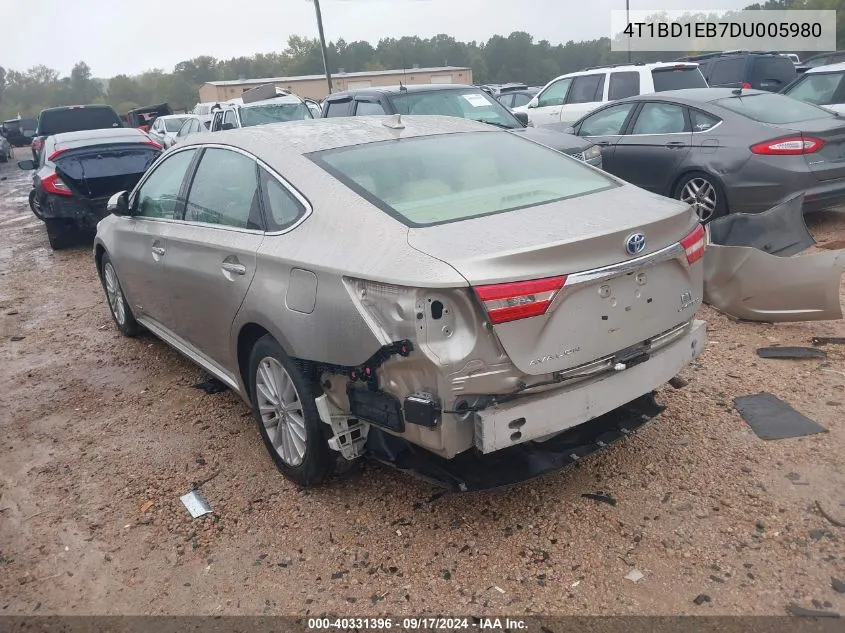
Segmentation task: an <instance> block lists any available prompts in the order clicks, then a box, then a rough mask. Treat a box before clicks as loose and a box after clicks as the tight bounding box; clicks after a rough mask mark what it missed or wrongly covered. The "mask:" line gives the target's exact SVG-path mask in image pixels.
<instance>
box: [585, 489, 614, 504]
mask: <svg viewBox="0 0 845 633" xmlns="http://www.w3.org/2000/svg"><path fill="white" fill-rule="evenodd" d="M581 496H582V497H584V498H585V499H592V500H593V501H598V502H600V503H606V504H608V505H611V506H615V505H616V499H614V498H613V497H611V496H610V495H606V494H602V493H601V492H585V493H584V494H582V495H581Z"/></svg>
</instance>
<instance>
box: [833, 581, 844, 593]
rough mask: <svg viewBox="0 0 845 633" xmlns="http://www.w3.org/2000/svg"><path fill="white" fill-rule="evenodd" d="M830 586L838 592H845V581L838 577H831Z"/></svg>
mask: <svg viewBox="0 0 845 633" xmlns="http://www.w3.org/2000/svg"><path fill="white" fill-rule="evenodd" d="M830 586H831V587H833V590H834V591H835V592H837V593H845V581H842V580H839V579H838V578H831V579H830Z"/></svg>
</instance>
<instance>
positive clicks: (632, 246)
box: [625, 233, 645, 255]
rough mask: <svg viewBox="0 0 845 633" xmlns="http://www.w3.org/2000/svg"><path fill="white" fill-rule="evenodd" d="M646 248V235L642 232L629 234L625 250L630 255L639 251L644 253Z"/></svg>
mask: <svg viewBox="0 0 845 633" xmlns="http://www.w3.org/2000/svg"><path fill="white" fill-rule="evenodd" d="M644 248H645V235H643V234H642V233H634V234H633V235H629V236H628V238H627V239H626V240H625V250H626V251H627V253H628V255H637V254H638V253H642V251H643V249H644Z"/></svg>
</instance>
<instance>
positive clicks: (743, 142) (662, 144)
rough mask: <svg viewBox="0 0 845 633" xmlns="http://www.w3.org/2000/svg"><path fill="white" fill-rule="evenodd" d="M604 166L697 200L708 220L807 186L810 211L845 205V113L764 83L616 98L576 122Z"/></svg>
mask: <svg viewBox="0 0 845 633" xmlns="http://www.w3.org/2000/svg"><path fill="white" fill-rule="evenodd" d="M558 129H561V130H566V131H569V132H572V133H575V134H577V135H578V136H583V137H586V138H588V139H590V140H591V141H593V142H594V143H597V144H598V145H600V146H601V147H602V163H603V166H604V169H605V170H606V171H608V172H610V173H611V174H614V175H615V176H618V177H620V178H623V179H624V180H627V181H628V182H630V183H632V184H635V185H637V186H639V187H642V188H644V189H648V190H649V191H653V192H655V193H659V194H662V195H666V196H671V197H673V198H678V199H680V200H683V201H685V202H689V203H690V204H692V205H693V207H694V208H695V209H696V212H697V213H698V215H699V217H700V218H701V220H702V221H703V222H708V221H709V220H711V219H713V218H716V217H719V216H722V215H725V214H727V213H728V212H733V213H736V212H743V213H757V212H760V211H765V210H767V209H769V208H771V207H773V206H775V205H777V204H779V203H781V202H783V201H784V200H786V199H788V198H790V197H792V196H793V195H795V194H796V193H802V192H803V193H804V194H805V197H804V211H805V212H807V211H817V210H821V209H826V208H830V207H834V206H837V205H840V204H843V203H845V119H843V118H841V117H840V116H838V115H836V114H834V113H831V112H829V111H827V110H824V109H822V108H819V107H817V106H814V105H811V104H809V103H804V102H801V101H797V100H795V99H792V98H790V97H787V96H784V95H779V94H772V93H769V92H761V91H759V90H732V89H729V88H701V89H696V90H676V91H669V92H661V93H657V94H650V95H642V96H638V97H631V98H629V99H623V100H621V101H615V102H613V103H611V104H609V105H607V106H605V107H603V108H600V109H598V110H595V111H593V112H591V113H590V114H589V115H587V116H585V117H583V118H582V119H581V120H579V121H577V122H576V123H575V124H574V125H573V126H572V127H571V128H566V127H559V128H558Z"/></svg>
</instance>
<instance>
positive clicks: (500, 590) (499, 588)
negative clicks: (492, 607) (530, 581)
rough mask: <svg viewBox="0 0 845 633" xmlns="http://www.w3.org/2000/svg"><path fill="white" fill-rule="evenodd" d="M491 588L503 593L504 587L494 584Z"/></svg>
mask: <svg viewBox="0 0 845 633" xmlns="http://www.w3.org/2000/svg"><path fill="white" fill-rule="evenodd" d="M493 589H495V590H496V591H498V592H499V593H505V590H504V589H502V588H501V587H496V586H495V585H494V586H493Z"/></svg>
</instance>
